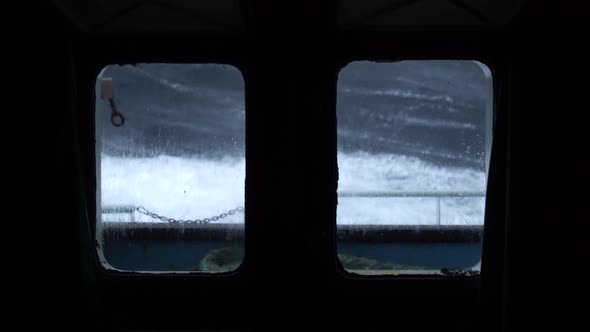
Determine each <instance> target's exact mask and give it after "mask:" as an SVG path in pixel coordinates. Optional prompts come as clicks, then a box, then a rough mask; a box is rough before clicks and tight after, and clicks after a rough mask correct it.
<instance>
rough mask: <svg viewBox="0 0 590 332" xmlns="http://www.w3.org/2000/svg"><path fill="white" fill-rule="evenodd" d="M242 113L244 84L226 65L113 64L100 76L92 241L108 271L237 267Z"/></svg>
mask: <svg viewBox="0 0 590 332" xmlns="http://www.w3.org/2000/svg"><path fill="white" fill-rule="evenodd" d="M244 107H245V106H244V81H243V78H242V75H241V73H240V71H239V70H238V69H237V68H236V67H233V66H230V65H221V64H139V65H109V66H106V67H105V68H104V69H103V70H102V71H101V72H100V74H99V76H98V77H97V81H96V173H97V174H96V178H97V190H96V199H97V215H96V221H97V223H96V240H97V246H98V253H99V257H100V259H101V263H102V264H103V266H105V267H106V268H108V269H114V270H120V271H141V272H170V271H173V272H211V273H216V272H229V271H232V270H235V269H236V268H238V266H239V265H240V264H241V262H242V257H243V240H244V179H245V148H244V133H245V109H244Z"/></svg>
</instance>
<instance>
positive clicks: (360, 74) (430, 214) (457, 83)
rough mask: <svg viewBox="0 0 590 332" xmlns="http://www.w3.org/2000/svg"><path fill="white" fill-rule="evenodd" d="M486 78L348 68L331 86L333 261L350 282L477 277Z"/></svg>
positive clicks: (465, 70)
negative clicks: (334, 121) (358, 278)
mask: <svg viewBox="0 0 590 332" xmlns="http://www.w3.org/2000/svg"><path fill="white" fill-rule="evenodd" d="M492 98H493V88H492V77H491V74H490V71H489V69H488V68H487V67H486V66H485V65H483V64H482V63H479V62H476V61H455V60H453V61H450V60H448V61H447V60H436V61H435V60H429V61H400V62H390V63H385V62H370V61H358V62H352V63H350V64H348V65H347V66H345V67H344V68H343V69H342V70H341V71H340V74H339V77H338V100H337V116H338V168H339V182H338V207H337V234H338V257H339V259H340V263H341V264H342V267H343V268H344V269H345V270H346V271H348V272H351V273H356V274H363V275H379V274H437V275H463V276H472V275H478V274H479V271H480V265H481V264H480V261H481V244H482V242H481V241H482V237H483V234H482V233H483V224H484V211H485V196H486V184H487V169H488V165H489V155H490V149H491V137H492V136H491V134H492V131H491V130H492V112H493V107H492V103H493V101H492Z"/></svg>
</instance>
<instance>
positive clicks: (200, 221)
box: [135, 206, 244, 224]
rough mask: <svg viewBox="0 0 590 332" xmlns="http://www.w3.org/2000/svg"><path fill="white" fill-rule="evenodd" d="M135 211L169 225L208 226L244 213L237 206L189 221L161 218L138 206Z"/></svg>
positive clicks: (242, 209)
mask: <svg viewBox="0 0 590 332" xmlns="http://www.w3.org/2000/svg"><path fill="white" fill-rule="evenodd" d="M135 211H137V212H139V213H141V214H144V215H146V216H149V217H152V218H154V219H158V220H160V221H165V222H167V223H170V224H208V223H210V222H212V221H217V220H219V219H223V218H225V217H229V216H231V215H234V214H236V213H238V212H244V208H243V207H241V206H238V207H237V208H235V209H231V210H229V211H226V212H223V213H221V214H218V215H216V216H213V217H209V218H203V219H193V220H191V219H174V218H169V217H165V216H161V215H159V214H157V213H154V212H151V211H149V210H148V209H146V208H144V207H143V206H139V207H137V208H135Z"/></svg>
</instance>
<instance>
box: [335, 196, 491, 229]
mask: <svg viewBox="0 0 590 332" xmlns="http://www.w3.org/2000/svg"><path fill="white" fill-rule="evenodd" d="M485 196H486V193H485V192H481V191H447V192H442V191H436V192H423V191H415V192H387V191H372V192H343V193H338V197H339V198H340V197H342V198H352V197H354V198H369V197H378V198H382V197H402V198H421V197H432V198H436V223H437V224H438V225H440V223H441V217H440V216H441V212H440V211H441V209H440V200H441V198H461V197H485Z"/></svg>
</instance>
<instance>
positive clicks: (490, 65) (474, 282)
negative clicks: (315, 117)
mask: <svg viewBox="0 0 590 332" xmlns="http://www.w3.org/2000/svg"><path fill="white" fill-rule="evenodd" d="M377 53H380V51H378V52H377ZM403 53H404V52H400V54H403ZM410 54H413V53H410ZM441 54H443V57H438V56H432V57H430V56H416V55H410V56H408V57H406V56H403V55H401V56H400V55H396V56H382V55H381V54H379V55H375V54H367V55H360V56H359V55H352V56H350V57H342V58H340V59H339V61H338V63H337V67H336V73H335V76H336V82H335V91H336V93H335V95H334V98H335V100H334V105H335V107H334V113H335V118H336V117H337V112H338V110H337V102H336V99H337V98H338V91H337V90H338V89H337V86H338V78H339V77H340V72H341V71H342V70H343V69H344V68H345V67H346V66H348V65H349V64H351V63H354V62H357V61H370V62H375V63H393V62H399V61H436V60H439V61H453V60H457V61H473V62H476V63H478V65H479V66H480V68H481V69H482V71H483V72H484V75H485V76H486V78H487V79H488V80H489V84H488V87H486V88H491V91H490V92H491V97H492V100H491V103H490V102H486V111H485V112H486V115H485V117H486V129H487V128H488V127H489V128H490V132H489V133H488V132H487V131H486V138H485V142H486V146H485V150H486V178H487V181H486V195H485V209H484V222H483V227H482V238H481V243H482V255H481V266H482V267H481V269H480V273H479V275H475V276H445V275H442V274H411V273H401V274H376V275H364V274H358V273H355V272H350V271H347V270H346V269H345V268H344V267H343V265H342V263H341V262H340V259H339V257H338V239H336V240H335V242H336V252H335V257H334V258H335V260H336V261H337V267H338V271H339V273H340V274H342V275H343V276H344V277H346V278H348V279H351V280H395V279H421V280H425V279H427V280H448V279H458V280H464V281H465V282H466V283H469V284H470V285H471V286H472V287H476V288H478V287H481V279H482V274H483V271H484V269H483V266H484V263H483V261H484V246H485V245H484V243H485V233H486V224H487V223H488V222H487V219H488V212H487V211H488V200H489V198H488V196H489V192H488V190H489V189H490V188H489V182H490V171H489V168H490V163H491V160H492V158H491V156H492V146H493V145H494V133H495V126H496V116H497V112H498V110H497V103H498V102H497V99H496V98H497V97H498V95H499V90H498V89H499V88H497V82H496V76H495V74H494V72H496V71H497V69H495V68H498V66H497V65H496V66H495V65H494V63H496V62H495V61H494V59H492V58H489V57H484V56H482V55H481V54H477V55H476V56H475V57H473V58H465V57H461V56H450V57H449V54H446V56H444V54H445V53H441ZM482 65H483V66H482ZM488 121H489V122H490V123H489V124H488ZM488 135H490V137H488ZM335 139H336V141H337V140H338V128H337V120H336V124H335ZM337 149H338V148H337V146H336V147H335V152H334V153H335V158H336V164H338V160H337V159H338V158H337V154H338V151H337ZM337 169H338V168H337ZM336 178H337V179H338V174H336ZM494 180H495V179H494ZM336 185H337V183H336ZM336 197H338V193H337V192H336ZM337 208H338V207H337V205H336V206H335V209H337ZM335 215H336V212H335ZM490 219H491V218H490ZM334 227H336V228H337V220H336V218H334ZM488 228H489V227H488Z"/></svg>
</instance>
